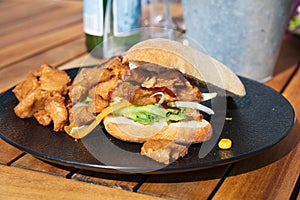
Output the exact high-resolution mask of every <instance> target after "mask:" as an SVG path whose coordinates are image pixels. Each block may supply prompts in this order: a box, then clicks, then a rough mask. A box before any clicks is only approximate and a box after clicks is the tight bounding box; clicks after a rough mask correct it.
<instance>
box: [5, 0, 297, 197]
mask: <svg viewBox="0 0 300 200" xmlns="http://www.w3.org/2000/svg"><path fill="white" fill-rule="evenodd" d="M176 6H178V5H176ZM172 9H173V8H172ZM173 11H174V9H173ZM180 12H182V11H180ZM174 17H176V18H177V17H179V18H180V14H178V12H176V16H174ZM0 27H1V29H0V37H1V40H0V93H2V92H4V91H6V90H7V89H9V88H11V87H13V86H14V85H15V84H17V83H18V82H20V81H22V80H24V79H25V78H26V76H27V74H28V73H29V72H34V71H36V70H37V69H38V68H39V67H40V65H41V64H43V63H48V64H50V65H52V66H54V67H56V68H59V69H70V68H74V67H80V66H81V65H92V64H97V63H100V62H102V61H103V60H99V59H95V58H93V59H89V58H90V57H89V55H88V53H87V51H86V48H85V35H84V32H83V26H82V0H59V1H57V0H50V1H45V0H31V1H28V0H1V1H0ZM299 64H300V38H299V37H295V36H292V35H289V34H286V35H285V36H284V38H283V43H282V46H281V50H280V54H279V56H278V60H277V63H276V66H275V70H274V77H273V78H272V79H271V80H270V81H268V82H266V83H265V84H266V85H268V86H270V87H271V88H273V89H274V90H276V91H278V92H280V93H282V95H283V96H284V97H285V98H287V100H288V101H289V102H290V103H291V104H292V106H293V108H294V110H295V114H296V116H297V120H296V122H295V126H294V128H293V130H292V131H291V132H290V133H289V134H288V136H287V137H286V138H284V139H283V140H282V141H280V142H279V143H278V144H276V145H274V146H272V147H271V148H269V149H267V150H264V151H263V152H260V153H259V154H257V155H255V156H253V157H250V158H248V159H245V160H242V161H239V162H237V163H233V164H229V165H224V166H219V167H215V168H210V169H204V170H199V171H193V172H185V173H178V174H165V175H147V174H128V175H122V174H107V173H96V172H89V171H83V170H78V169H73V168H67V167H62V166H59V165H54V164H51V163H47V162H44V161H41V160H39V159H37V158H35V157H33V156H31V155H29V154H27V153H23V152H22V151H20V150H18V149H16V148H15V147H13V146H11V145H9V144H8V143H6V142H5V141H3V140H0V184H1V187H0V199H158V198H159V197H162V198H166V199H222V200H223V199H225V200H226V199H230V200H231V199H246V200H247V199H250V200H252V199H280V200H281V199H289V198H291V199H297V198H298V199H300V197H299V195H298V194H299V188H300V159H299V158H300V143H299V142H298V141H299V139H300V134H299V133H300V123H299V118H300V95H299V94H300V70H299ZM278 117H280V116H278ZM274 134H275V133H274Z"/></svg>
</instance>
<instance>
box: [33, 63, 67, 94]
mask: <svg viewBox="0 0 300 200" xmlns="http://www.w3.org/2000/svg"><path fill="white" fill-rule="evenodd" d="M38 74H39V76H40V78H39V81H40V89H41V90H46V91H52V92H54V91H55V92H59V93H60V94H63V95H64V94H66V91H67V86H68V84H69V83H70V82H71V79H70V77H69V76H68V74H67V73H66V72H64V71H61V70H57V69H55V68H52V67H51V66H49V65H47V64H44V65H42V66H41V68H40V70H39V71H38Z"/></svg>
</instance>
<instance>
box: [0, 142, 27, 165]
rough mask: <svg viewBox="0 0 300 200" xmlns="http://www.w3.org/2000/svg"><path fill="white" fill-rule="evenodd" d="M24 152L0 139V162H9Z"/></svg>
mask: <svg viewBox="0 0 300 200" xmlns="http://www.w3.org/2000/svg"><path fill="white" fill-rule="evenodd" d="M22 153H23V152H22V151H20V150H19V149H17V148H15V147H13V146H11V145H10V144H8V143H6V142H4V140H1V139H0V164H5V165H7V164H9V163H10V162H11V161H12V160H14V159H15V158H17V157H19V156H20V155H21V154H22Z"/></svg>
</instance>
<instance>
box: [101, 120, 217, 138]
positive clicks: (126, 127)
mask: <svg viewBox="0 0 300 200" xmlns="http://www.w3.org/2000/svg"><path fill="white" fill-rule="evenodd" d="M103 124H104V126H105V129H106V130H107V132H108V133H110V135H112V136H113V137H115V138H117V139H120V140H123V141H128V142H136V143H144V142H146V141H148V140H169V141H174V142H179V143H200V142H203V141H206V140H208V139H210V138H211V136H212V127H211V124H210V123H209V122H208V121H206V120H204V119H202V120H201V121H188V122H177V123H170V124H167V123H164V122H161V123H159V122H157V123H154V124H151V125H142V124H139V123H137V122H134V121H132V120H130V119H127V118H125V117H117V116H113V115H109V116H107V117H105V118H104V120H103Z"/></svg>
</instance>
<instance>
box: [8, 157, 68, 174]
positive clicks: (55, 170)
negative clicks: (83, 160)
mask: <svg viewBox="0 0 300 200" xmlns="http://www.w3.org/2000/svg"><path fill="white" fill-rule="evenodd" d="M11 166H12V167H18V168H23V169H28V170H33V171H38V172H44V173H48V174H52V175H56V176H62V177H67V175H68V174H70V169H63V168H61V167H56V166H54V165H52V164H49V163H46V162H44V161H41V160H39V159H37V158H35V157H33V156H31V155H29V154H26V155H25V156H23V157H21V158H20V159H18V160H16V161H15V162H13V163H12V164H11Z"/></svg>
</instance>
